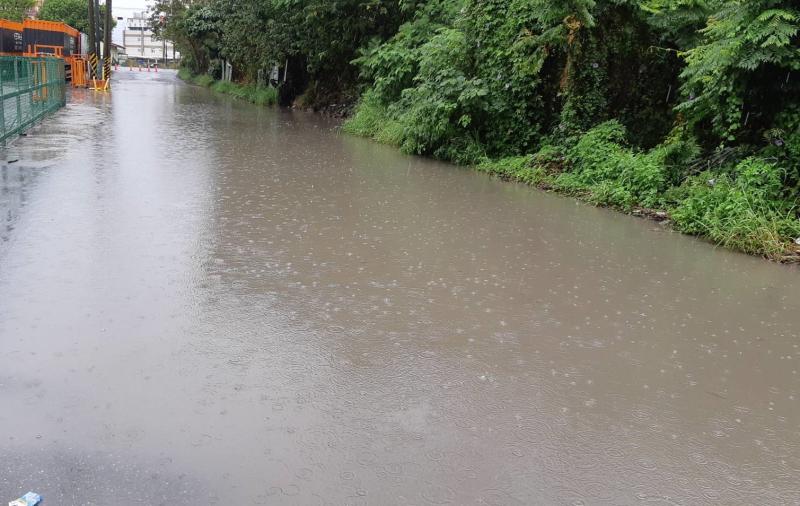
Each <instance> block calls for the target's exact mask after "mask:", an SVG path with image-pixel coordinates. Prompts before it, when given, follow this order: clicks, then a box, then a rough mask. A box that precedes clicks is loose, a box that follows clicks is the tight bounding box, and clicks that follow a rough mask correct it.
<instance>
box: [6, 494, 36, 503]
mask: <svg viewBox="0 0 800 506" xmlns="http://www.w3.org/2000/svg"><path fill="white" fill-rule="evenodd" d="M41 501H42V496H40V495H39V494H37V493H35V492H28V493H27V494H25V495H23V496H22V497H20V498H19V499H14V500H13V501H11V502H10V503H8V506H36V505H37V504H39V503H40V502H41Z"/></svg>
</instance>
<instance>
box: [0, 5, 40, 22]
mask: <svg viewBox="0 0 800 506" xmlns="http://www.w3.org/2000/svg"><path fill="white" fill-rule="evenodd" d="M34 3H35V2H34V0H0V18H4V19H11V20H14V21H21V20H22V19H23V18H24V17H25V15H26V14H27V12H28V10H30V9H31V8H32V7H33V5H34Z"/></svg>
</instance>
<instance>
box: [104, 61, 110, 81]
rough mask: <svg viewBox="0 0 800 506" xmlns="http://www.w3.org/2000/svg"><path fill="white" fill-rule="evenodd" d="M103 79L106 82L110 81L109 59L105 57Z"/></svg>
mask: <svg viewBox="0 0 800 506" xmlns="http://www.w3.org/2000/svg"><path fill="white" fill-rule="evenodd" d="M103 79H104V80H108V79H111V57H110V56H106V60H105V61H104V62H103Z"/></svg>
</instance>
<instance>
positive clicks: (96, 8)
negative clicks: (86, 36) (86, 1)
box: [93, 0, 101, 58]
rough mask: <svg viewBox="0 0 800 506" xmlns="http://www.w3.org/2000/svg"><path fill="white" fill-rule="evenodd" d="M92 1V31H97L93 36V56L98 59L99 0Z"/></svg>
mask: <svg viewBox="0 0 800 506" xmlns="http://www.w3.org/2000/svg"><path fill="white" fill-rule="evenodd" d="M93 1H94V29H95V30H96V31H97V33H96V35H95V36H94V40H95V48H94V54H96V55H97V57H98V58H100V55H101V53H100V0H93Z"/></svg>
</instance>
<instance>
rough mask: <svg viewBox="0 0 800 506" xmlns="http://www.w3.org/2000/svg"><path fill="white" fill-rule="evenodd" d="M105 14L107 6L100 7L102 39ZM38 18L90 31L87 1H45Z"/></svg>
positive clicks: (84, 31)
mask: <svg viewBox="0 0 800 506" xmlns="http://www.w3.org/2000/svg"><path fill="white" fill-rule="evenodd" d="M0 1H2V0H0ZM105 13H106V6H105V4H103V5H100V19H101V22H100V37H101V38H102V37H103V33H104V25H105V19H106V18H105V15H106V14H105ZM38 18H39V19H43V20H47V21H62V22H64V23H66V24H68V25H69V26H71V27H73V28H75V29H77V30H79V31H81V32H83V33H87V32H88V31H89V16H88V7H87V2H86V0H44V3H43V4H42V8H41V9H40V10H39V15H38ZM112 23H113V26H112V28H113V27H114V26H117V21H116V20H112Z"/></svg>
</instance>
